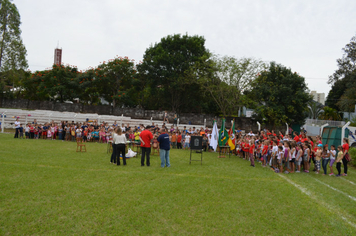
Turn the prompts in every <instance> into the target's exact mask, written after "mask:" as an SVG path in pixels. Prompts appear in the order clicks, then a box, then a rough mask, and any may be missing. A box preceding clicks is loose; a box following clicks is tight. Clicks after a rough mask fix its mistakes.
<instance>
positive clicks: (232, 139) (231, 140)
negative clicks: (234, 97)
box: [227, 120, 235, 150]
mask: <svg viewBox="0 0 356 236" xmlns="http://www.w3.org/2000/svg"><path fill="white" fill-rule="evenodd" d="M228 134H229V140H228V141H227V143H228V144H229V146H230V150H234V149H235V120H233V121H232V126H231V128H230V130H229V133H228Z"/></svg>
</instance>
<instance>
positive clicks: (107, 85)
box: [95, 57, 137, 107]
mask: <svg viewBox="0 0 356 236" xmlns="http://www.w3.org/2000/svg"><path fill="white" fill-rule="evenodd" d="M136 74H137V71H136V68H135V64H134V60H130V59H129V58H128V57H117V58H115V59H112V60H109V61H107V62H106V61H104V62H103V63H102V64H100V65H99V66H98V68H97V69H96V73H95V75H96V76H95V82H96V83H95V84H96V85H97V86H98V90H99V93H100V95H101V96H102V97H103V98H104V99H105V100H106V101H108V102H110V103H112V104H113V107H116V106H134V105H135V104H136V102H135V99H136V93H135V88H134V86H133V84H134V80H135V79H136V78H135V76H136Z"/></svg>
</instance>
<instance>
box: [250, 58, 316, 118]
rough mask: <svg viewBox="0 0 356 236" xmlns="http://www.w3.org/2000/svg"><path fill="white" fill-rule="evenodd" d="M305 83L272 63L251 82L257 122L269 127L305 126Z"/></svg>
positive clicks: (288, 70)
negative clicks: (282, 125)
mask: <svg viewBox="0 0 356 236" xmlns="http://www.w3.org/2000/svg"><path fill="white" fill-rule="evenodd" d="M307 89H308V88H307V85H306V84H305V79H304V78H303V77H301V76H299V75H298V74H297V73H296V72H294V73H293V72H292V71H291V69H289V68H286V67H284V66H282V65H278V64H276V63H275V62H271V63H270V66H269V69H268V70H266V71H263V72H262V73H261V75H260V76H258V77H257V79H256V80H255V81H254V82H253V90H252V92H251V95H252V96H253V98H254V99H255V100H256V101H257V104H256V109H255V113H256V114H257V118H258V119H261V120H264V121H265V122H266V123H268V124H272V125H280V124H284V123H289V124H290V123H292V124H304V122H305V119H306V118H307V116H308V112H307V111H308V103H309V102H310V100H311V96H310V95H309V94H308V92H307Z"/></svg>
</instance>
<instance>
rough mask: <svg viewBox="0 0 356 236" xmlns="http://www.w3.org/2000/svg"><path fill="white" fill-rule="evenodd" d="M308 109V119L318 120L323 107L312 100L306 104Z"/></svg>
mask: <svg viewBox="0 0 356 236" xmlns="http://www.w3.org/2000/svg"><path fill="white" fill-rule="evenodd" d="M308 109H309V110H308V114H309V117H310V118H311V119H318V117H319V115H320V114H321V113H322V112H323V105H322V104H320V103H318V102H315V101H313V100H312V101H310V102H309V104H308Z"/></svg>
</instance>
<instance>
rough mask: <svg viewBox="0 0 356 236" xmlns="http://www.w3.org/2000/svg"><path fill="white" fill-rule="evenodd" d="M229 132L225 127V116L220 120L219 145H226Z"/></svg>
mask: <svg viewBox="0 0 356 236" xmlns="http://www.w3.org/2000/svg"><path fill="white" fill-rule="evenodd" d="M228 139H229V134H228V133H227V131H226V129H225V118H224V119H223V120H222V124H221V129H220V132H219V147H222V146H226V144H227V140H228Z"/></svg>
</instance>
